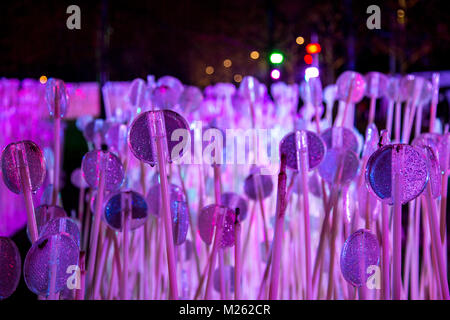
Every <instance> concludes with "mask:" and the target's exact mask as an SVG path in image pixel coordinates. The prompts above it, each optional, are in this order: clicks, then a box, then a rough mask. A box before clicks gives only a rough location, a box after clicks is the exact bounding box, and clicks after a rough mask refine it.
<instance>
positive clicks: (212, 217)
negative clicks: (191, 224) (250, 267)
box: [198, 204, 235, 248]
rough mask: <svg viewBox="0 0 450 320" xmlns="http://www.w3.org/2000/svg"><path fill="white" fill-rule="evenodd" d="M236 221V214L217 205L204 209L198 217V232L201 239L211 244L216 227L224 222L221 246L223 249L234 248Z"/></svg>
mask: <svg viewBox="0 0 450 320" xmlns="http://www.w3.org/2000/svg"><path fill="white" fill-rule="evenodd" d="M223 215H225V216H223ZM222 218H223V220H222ZM234 220H235V214H234V212H233V210H231V209H230V208H227V207H224V206H218V205H216V204H211V205H209V206H206V207H204V208H203V209H202V210H201V211H200V213H199V215H198V231H199V234H200V238H202V240H203V241H204V242H205V243H206V244H211V242H212V239H213V235H214V227H215V226H217V223H219V222H221V221H223V225H222V227H223V229H222V237H221V242H220V243H219V246H220V247H221V248H224V247H230V246H233V245H234V223H235V221H234Z"/></svg>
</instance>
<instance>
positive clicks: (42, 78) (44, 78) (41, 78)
mask: <svg viewBox="0 0 450 320" xmlns="http://www.w3.org/2000/svg"><path fill="white" fill-rule="evenodd" d="M39 82H40V83H42V84H46V83H47V77H46V76H41V77H40V78H39Z"/></svg>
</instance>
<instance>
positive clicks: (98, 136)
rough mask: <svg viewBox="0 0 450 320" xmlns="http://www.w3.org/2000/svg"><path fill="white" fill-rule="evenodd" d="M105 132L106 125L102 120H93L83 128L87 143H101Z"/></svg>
mask: <svg viewBox="0 0 450 320" xmlns="http://www.w3.org/2000/svg"><path fill="white" fill-rule="evenodd" d="M106 130H107V125H106V122H105V121H104V120H103V119H94V120H92V121H91V122H89V123H88V124H87V125H86V126H85V127H84V131H83V135H84V138H85V139H86V140H87V141H89V142H92V143H102V142H103V136H104V134H105V132H106Z"/></svg>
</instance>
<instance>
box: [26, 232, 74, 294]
mask: <svg viewBox="0 0 450 320" xmlns="http://www.w3.org/2000/svg"><path fill="white" fill-rule="evenodd" d="M78 257H79V249H78V246H77V244H76V243H75V241H73V240H72V238H71V237H69V236H66V235H63V234H58V235H52V236H46V237H42V238H40V239H39V240H38V241H36V242H35V243H34V244H33V246H32V247H31V249H30V251H28V253H27V256H26V257H25V263H24V265H23V275H24V278H25V283H26V284H27V286H28V289H30V290H31V291H32V292H33V293H35V294H37V295H45V296H47V295H49V294H50V290H51V274H52V273H54V275H55V284H54V293H57V292H60V291H62V290H63V289H64V287H65V286H67V279H68V278H69V277H70V275H71V274H70V273H67V270H68V268H69V267H70V266H77V265H78Z"/></svg>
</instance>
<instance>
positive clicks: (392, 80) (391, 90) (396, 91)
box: [386, 77, 404, 102]
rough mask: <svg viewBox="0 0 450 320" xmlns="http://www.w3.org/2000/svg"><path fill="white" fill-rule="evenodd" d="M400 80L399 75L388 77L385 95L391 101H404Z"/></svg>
mask: <svg viewBox="0 0 450 320" xmlns="http://www.w3.org/2000/svg"><path fill="white" fill-rule="evenodd" d="M400 81H401V78H399V77H389V81H388V84H387V88H386V96H387V97H388V98H389V99H390V100H392V101H400V102H401V101H404V97H403V95H402V92H401V84H400Z"/></svg>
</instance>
